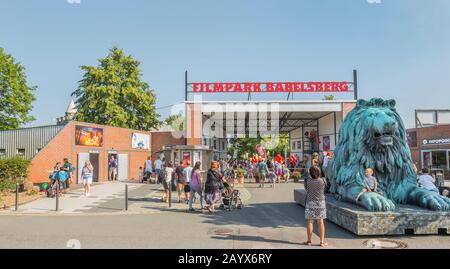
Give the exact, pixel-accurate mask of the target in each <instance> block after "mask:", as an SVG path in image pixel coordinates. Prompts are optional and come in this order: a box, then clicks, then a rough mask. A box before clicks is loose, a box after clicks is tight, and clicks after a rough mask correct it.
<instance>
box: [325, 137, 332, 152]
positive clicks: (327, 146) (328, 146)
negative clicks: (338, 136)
mask: <svg viewBox="0 0 450 269" xmlns="http://www.w3.org/2000/svg"><path fill="white" fill-rule="evenodd" d="M330 148H331V145H330V137H329V136H324V137H323V150H324V151H329V150H330Z"/></svg>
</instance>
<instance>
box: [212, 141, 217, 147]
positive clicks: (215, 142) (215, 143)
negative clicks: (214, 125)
mask: <svg viewBox="0 0 450 269" xmlns="http://www.w3.org/2000/svg"><path fill="white" fill-rule="evenodd" d="M213 142H214V149H217V141H216V140H214V141H213Z"/></svg>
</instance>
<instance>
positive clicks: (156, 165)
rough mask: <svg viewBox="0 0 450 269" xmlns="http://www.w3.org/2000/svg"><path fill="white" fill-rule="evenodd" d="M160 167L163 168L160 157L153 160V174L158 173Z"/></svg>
mask: <svg viewBox="0 0 450 269" xmlns="http://www.w3.org/2000/svg"><path fill="white" fill-rule="evenodd" d="M162 168H163V162H162V160H161V158H159V159H156V161H155V174H156V176H158V175H159V173H160V172H161V169H162Z"/></svg>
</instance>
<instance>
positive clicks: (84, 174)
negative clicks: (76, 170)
mask: <svg viewBox="0 0 450 269" xmlns="http://www.w3.org/2000/svg"><path fill="white" fill-rule="evenodd" d="M93 173H94V167H93V166H92V164H91V161H89V160H87V161H86V162H85V163H84V167H83V169H82V170H81V178H82V179H83V185H84V195H85V196H89V195H90V194H91V184H92V175H93Z"/></svg>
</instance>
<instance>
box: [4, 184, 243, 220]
mask: <svg viewBox="0 0 450 269" xmlns="http://www.w3.org/2000/svg"><path fill="white" fill-rule="evenodd" d="M79 189H82V188H77V189H75V188H74V189H71V191H74V190H79ZM235 189H237V190H239V191H240V192H241V199H242V202H245V201H248V200H250V199H251V194H250V192H249V191H248V190H247V189H246V188H245V184H244V186H242V187H241V186H235ZM158 190H162V187H160V188H158V189H156V191H158ZM39 198H43V197H39ZM36 200H37V199H36ZM30 202H31V201H30ZM171 212H181V213H183V212H184V213H190V212H189V210H188V209H187V208H186V209H185V208H182V209H180V208H174V207H172V208H164V207H162V208H158V209H151V210H147V211H146V212H143V211H139V212H136V211H135V212H133V211H125V210H122V211H120V212H99V213H83V212H77V213H63V212H56V211H48V212H45V213H24V212H20V208H19V211H18V212H16V211H14V210H13V209H12V208H9V209H6V210H0V217H1V216H42V217H49V216H52V217H58V216H75V217H80V216H125V215H152V214H161V213H171Z"/></svg>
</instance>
